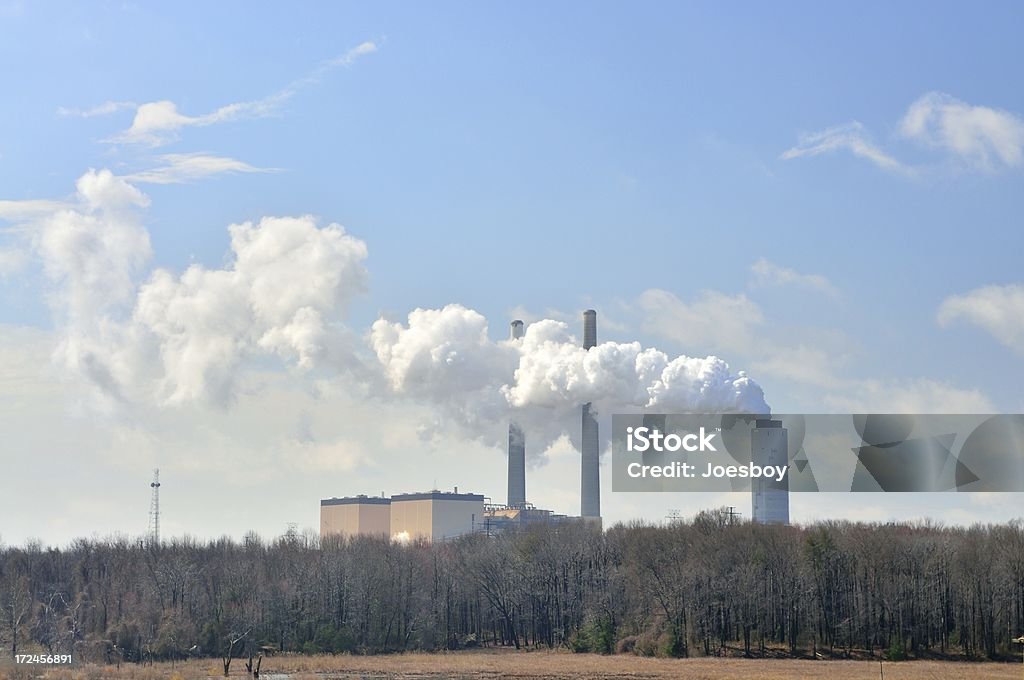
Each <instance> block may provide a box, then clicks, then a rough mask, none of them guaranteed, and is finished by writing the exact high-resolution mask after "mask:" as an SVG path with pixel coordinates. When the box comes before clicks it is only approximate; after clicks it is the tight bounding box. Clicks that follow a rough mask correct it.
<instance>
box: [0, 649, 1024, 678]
mask: <svg viewBox="0 0 1024 680" xmlns="http://www.w3.org/2000/svg"><path fill="white" fill-rule="evenodd" d="M881 670H883V671H884V673H885V676H884V677H885V680H931V679H933V678H935V679H939V678H941V679H942V680H981V679H985V680H999V679H1000V678H1007V679H1011V678H1012V679H1013V680H1020V679H1021V678H1022V677H1024V668H1022V664H1020V663H1016V664H1000V663H965V662H957V661H906V662H897V663H889V662H886V663H884V664H883V665H882V667H881ZM879 671H880V668H879V664H878V662H877V661H875V662H872V661H802V660H794V659H706V658H703V659H653V658H643V657H637V656H630V655H618V656H599V655H596V654H572V653H569V652H549V651H532V652H513V651H504V650H501V651H490V650H480V651H467V652H456V653H449V654H444V653H439V654H424V653H416V654H395V655H387V656H326V655H325V656H312V657H310V656H289V655H285V656H276V657H269V658H265V659H264V660H263V673H262V677H263V678H264V680H285V679H284V678H283V677H282V675H287V676H288V680H328V679H330V678H339V679H344V680H351V679H354V678H367V679H373V680H377V679H382V680H383V679H387V680H437V679H438V678H520V679H523V680H525V679H527V678H529V679H544V680H568V679H570V678H594V679H595V680H597V679H602V678H635V679H639V678H692V679H693V680H726V679H730V678H738V679H740V678H741V679H749V680H791V679H799V678H827V680H862V679H863V680H874V679H877V678H880V677H881V676H880V673H879ZM222 676H223V673H222V670H221V666H220V662H219V661H218V660H216V659H204V660H193V661H188V662H185V663H177V664H174V667H173V668H172V667H171V664H170V663H158V664H155V665H153V666H136V665H134V664H123V665H122V666H121V668H120V669H118V668H116V667H113V666H95V665H84V666H80V667H74V668H60V667H48V668H47V667H35V668H32V667H25V666H23V667H20V668H14V667H12V666H10V665H6V666H0V678H4V679H6V678H12V679H13V680H20V679H21V678H43V679H45V680H157V679H158V678H170V679H172V680H198V679H200V678H219V677H222ZM231 676H232V677H234V678H245V677H248V676H247V675H246V673H245V664H244V662H243V661H242V660H240V659H236V660H235V661H234V663H232V665H231Z"/></svg>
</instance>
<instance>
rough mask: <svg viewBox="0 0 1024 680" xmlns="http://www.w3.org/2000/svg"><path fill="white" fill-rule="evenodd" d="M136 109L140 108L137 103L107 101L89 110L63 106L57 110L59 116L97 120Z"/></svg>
mask: <svg viewBox="0 0 1024 680" xmlns="http://www.w3.org/2000/svg"><path fill="white" fill-rule="evenodd" d="M135 108H138V104H136V103H135V102H118V101H106V102H103V103H102V104H99V105H97V106H94V107H92V108H89V109H74V108H66V107H63V106H62V107H60V108H58V109H57V114H58V115H61V116H70V117H75V118H95V117H96V116H109V115H110V114H112V113H117V112H118V111H124V110H127V109H135Z"/></svg>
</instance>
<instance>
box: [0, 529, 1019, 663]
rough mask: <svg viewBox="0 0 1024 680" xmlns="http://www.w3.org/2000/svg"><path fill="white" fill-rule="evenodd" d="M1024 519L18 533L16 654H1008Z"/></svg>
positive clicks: (5, 605) (12, 646)
mask: <svg viewBox="0 0 1024 680" xmlns="http://www.w3.org/2000/svg"><path fill="white" fill-rule="evenodd" d="M1022 633H1024V522H1021V521H1020V520H1017V521H1014V522H1011V523H1009V524H1000V525H985V526H981V525H976V526H973V527H969V528H966V527H944V526H941V525H935V524H930V523H914V524H863V523H849V522H823V523H817V524H812V525H807V526H793V527H788V526H767V525H757V524H752V523H749V522H739V521H733V518H732V517H731V516H730V515H729V514H728V513H727V512H725V511H724V510H721V511H719V510H716V511H708V512H704V513H701V514H699V515H697V516H696V517H694V518H692V519H690V520H685V521H684V520H680V521H676V522H672V523H669V524H665V525H658V526H654V525H648V524H639V523H637V524H630V525H616V526H614V527H611V528H608V529H607V530H605V531H602V530H600V529H599V528H597V527H595V526H593V525H589V524H585V523H581V522H565V523H561V524H554V525H540V526H534V527H532V528H530V529H528V530H522V531H517V532H506V533H503V534H499V535H496V536H486V535H471V536H465V537H462V538H460V539H457V540H453V541H449V542H443V543H435V544H430V543H425V542H412V543H408V542H406V543H403V542H396V541H389V540H387V539H385V538H383V537H382V538H364V537H360V538H355V539H350V540H345V539H334V538H330V539H324V540H322V541H321V540H319V539H318V538H317V537H316V536H315V535H313V534H306V535H302V534H294V533H292V534H287V535H284V536H280V537H277V538H274V539H272V540H269V541H268V540H263V539H261V538H260V537H259V536H257V535H255V534H249V535H247V536H245V537H244V538H243V540H241V541H240V542H239V541H233V540H230V539H227V538H224V539H219V540H213V541H200V540H196V539H192V538H176V539H171V540H165V541H163V542H160V543H155V542H153V541H148V540H144V539H130V538H111V539H104V540H91V539H80V540H76V541H74V542H73V543H71V544H70V545H68V546H66V547H61V548H49V547H44V546H42V545H41V544H39V543H37V542H30V543H28V544H26V545H24V546H17V547H14V546H6V547H4V546H0V643H2V644H3V645H4V648H5V650H6V652H7V653H8V654H11V655H16V654H19V653H20V654H24V653H50V654H66V653H72V654H74V656H75V658H76V660H89V661H96V662H100V663H115V662H116V663H122V662H124V663H129V662H145V661H147V660H167V659H183V658H186V657H190V656H191V657H197V656H198V657H211V658H213V657H218V658H221V659H223V661H224V667H225V672H227V668H228V666H229V665H230V664H231V661H232V659H239V658H241V659H248V660H249V661H248V662H249V663H251V660H252V657H253V656H254V655H271V654H275V653H279V652H298V653H310V654H311V653H345V652H347V653H354V654H374V653H386V652H394V651H403V650H421V651H432V650H445V649H459V648H464V647H482V646H509V647H515V648H522V647H550V648H555V647H565V648H568V649H571V650H574V651H580V652H583V651H586V652H600V653H633V654H638V655H644V656H668V657H686V656H723V655H724V656H752V657H760V656H807V657H818V658H822V657H824V658H837V657H838V658H859V657H861V656H875V657H878V658H886V659H890V660H899V659H905V658H926V657H927V658H969V659H1007V658H1011V657H1012V656H1013V655H1014V654H1019V650H1017V649H1016V646H1015V645H1014V643H1013V639H1014V638H1016V637H1017V636H1019V635H1021V634H1022Z"/></svg>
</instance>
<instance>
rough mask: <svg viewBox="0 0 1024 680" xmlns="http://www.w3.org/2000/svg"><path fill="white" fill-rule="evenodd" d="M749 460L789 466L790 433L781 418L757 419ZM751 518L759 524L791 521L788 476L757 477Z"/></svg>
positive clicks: (761, 463)
mask: <svg viewBox="0 0 1024 680" xmlns="http://www.w3.org/2000/svg"><path fill="white" fill-rule="evenodd" d="M750 462H751V463H753V464H754V465H761V466H765V465H774V466H781V465H789V433H788V432H787V430H786V428H784V427H783V426H782V421H781V420H771V419H760V418H759V419H758V420H757V421H756V422H755V425H754V429H753V430H751V432H750ZM750 495H751V502H752V506H753V507H752V512H751V516H750V517H751V519H752V520H753V521H755V522H758V523H759V524H789V476H788V475H786V476H785V477H784V478H783V479H782V481H781V482H779V481H776V480H775V479H766V478H764V477H755V478H754V479H753V480H752V486H751V489H750Z"/></svg>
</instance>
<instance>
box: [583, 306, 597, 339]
mask: <svg viewBox="0 0 1024 680" xmlns="http://www.w3.org/2000/svg"><path fill="white" fill-rule="evenodd" d="M595 345H597V312H596V311H594V310H593V309H588V310H587V311H585V312H583V349H590V348H591V347H594V346H595Z"/></svg>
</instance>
